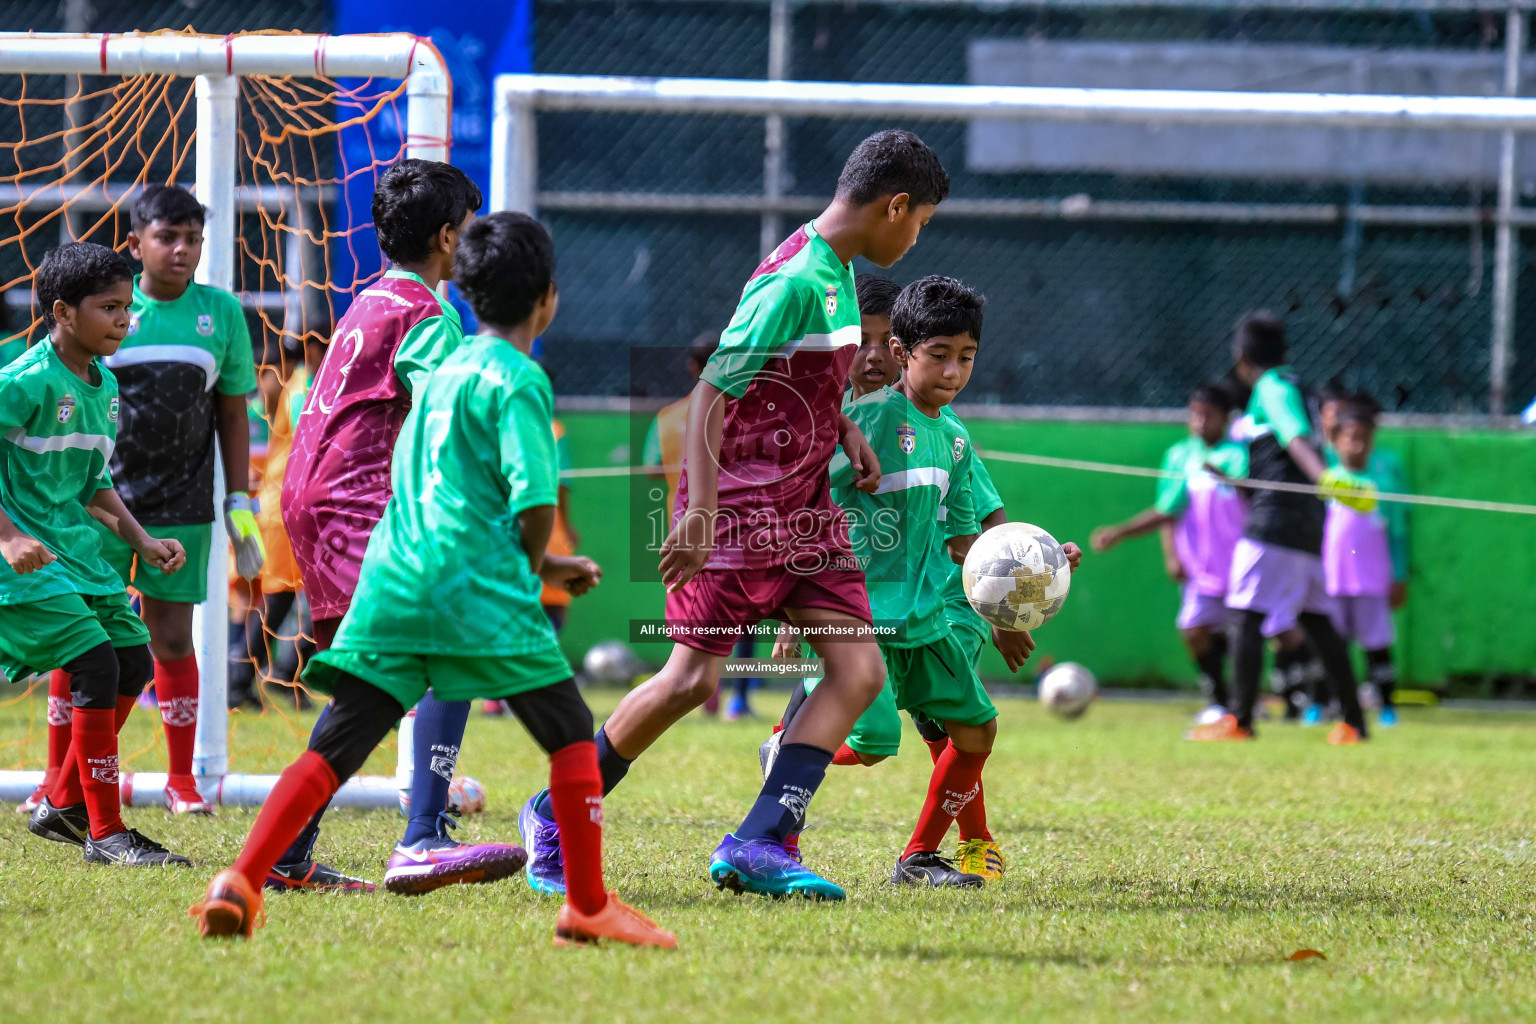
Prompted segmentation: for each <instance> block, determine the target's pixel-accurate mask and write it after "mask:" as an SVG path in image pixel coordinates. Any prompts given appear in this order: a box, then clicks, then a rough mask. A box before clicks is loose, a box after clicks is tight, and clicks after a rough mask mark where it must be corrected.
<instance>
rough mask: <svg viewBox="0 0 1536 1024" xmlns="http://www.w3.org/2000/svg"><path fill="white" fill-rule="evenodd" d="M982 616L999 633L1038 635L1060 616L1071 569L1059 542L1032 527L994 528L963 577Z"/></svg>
mask: <svg viewBox="0 0 1536 1024" xmlns="http://www.w3.org/2000/svg"><path fill="white" fill-rule="evenodd" d="M961 580H962V581H963V582H964V584H965V596H966V597H967V598H968V599H969V600H970V602H971V607H972V608H975V609H976V612H977V614H979V615H980V616H981V617H982V618H984V619H986V620H987V621H988V622H990V623H992V625H994V626H996V627H997V628H999V629H1007V630H1012V631H1013V632H1015V633H1020V632H1023V631H1025V630H1029V629H1038V628H1040V627H1041V626H1043V625H1045V624H1046V623H1047V622H1049V621H1051V619H1052V618H1053V617H1054V616H1055V615H1056V613H1057V612H1059V611H1061V606H1062V605H1063V604H1065V603H1066V600H1067V591H1068V590H1069V589H1070V588H1071V586H1072V569H1071V567H1070V566H1068V565H1067V555H1066V552H1064V551H1062V549H1061V545H1060V544H1058V543H1057V542H1056V538H1055V537H1052V536H1051V535H1050V534H1048V533H1046V532H1045V531H1044V530H1042V529H1040V527H1038V526H1031V525H1030V524H1029V523H1003V524H1002V525H1001V526H994V527H992V529H990V530H988V531H987V532H986V533H984V534H982V535H981V536H980V537H977V538H976V542H975V543H974V544H972V545H971V550H970V553H969V554H967V555H966V556H965V567H964V571H963V573H962V574H961Z"/></svg>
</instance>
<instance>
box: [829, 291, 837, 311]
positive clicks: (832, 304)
mask: <svg viewBox="0 0 1536 1024" xmlns="http://www.w3.org/2000/svg"><path fill="white" fill-rule="evenodd" d="M827 316H837V289H836V288H828V289H827Z"/></svg>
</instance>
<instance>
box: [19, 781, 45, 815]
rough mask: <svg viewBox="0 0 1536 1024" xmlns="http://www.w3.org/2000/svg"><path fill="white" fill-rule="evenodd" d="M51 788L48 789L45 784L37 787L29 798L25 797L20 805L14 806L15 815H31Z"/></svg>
mask: <svg viewBox="0 0 1536 1024" xmlns="http://www.w3.org/2000/svg"><path fill="white" fill-rule="evenodd" d="M51 788H52V787H50V786H49V785H48V784H47V783H44V784H43V785H41V786H38V787H37V788H36V789H34V790H33V791H32V795H31V796H29V797H27V798H26V799H25V800H23V801H22V802H21V803H19V804H17V805H16V813H17V814H31V813H32V812H33V811H35V810H37V808H38V805H40V804H41V803H42V802H43V797H45V796H47V795H48V793H49V792H50V790H51Z"/></svg>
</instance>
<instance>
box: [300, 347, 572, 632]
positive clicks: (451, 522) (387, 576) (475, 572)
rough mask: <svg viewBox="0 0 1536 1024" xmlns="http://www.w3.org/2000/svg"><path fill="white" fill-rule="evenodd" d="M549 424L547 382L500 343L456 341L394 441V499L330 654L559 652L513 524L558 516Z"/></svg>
mask: <svg viewBox="0 0 1536 1024" xmlns="http://www.w3.org/2000/svg"><path fill="white" fill-rule="evenodd" d="M553 420H554V392H553V390H552V389H551V387H550V384H549V378H548V377H547V376H546V375H545V373H544V371H543V369H541V368H540V367H539V365H538V364H537V363H535V362H534V361H533V360H532V359H530V358H528V357H527V356H525V355H523V354H522V353H521V352H519V351H517V349H515V348H514V347H513V346H512V344H511V343H510V342H507V341H503V340H502V339H500V338H493V337H489V336H485V335H478V336H473V337H470V338H467V339H465V341H464V343H463V345H462V347H460V348H459V349H458V350H457V351H455V352H454V353H453V354H452V355H451V356H449V357H448V358H447V360H445V361H444V362H443V364H442V366H440V367H439V368H438V369H437V370H435V371H434V372H433V373H432V374H431V375H430V376H429V377H427V379H426V381H425V386H424V387H418V388H417V391H416V396H415V403H414V404H413V406H412V408H411V412H410V414H409V415H408V416H407V417H406V420H405V424H404V425H403V426H402V427H401V429H400V439H399V441H398V442H397V443H396V447H395V455H394V466H393V468H392V470H391V474H390V476H391V483H392V486H393V491H394V495H395V496H394V497H393V498H392V499H391V500H390V502H389V506H388V507H387V508H386V509H385V512H384V518H383V520H382V521H381V522H380V523H379V525H378V527H377V528H376V529H375V530H374V531H373V535H372V537H370V538H369V541H368V552H367V554H366V555H365V556H364V558H363V566H362V574H361V577H360V579H359V581H358V587H357V594H356V596H354V597H353V599H352V608H351V611H349V612H348V613H347V617H346V619H345V620H344V621H343V622H342V625H341V629H340V631H339V632H338V633H337V636H336V642H335V644H334V645H333V649H334V650H337V651H351V652H367V653H376V654H419V655H427V654H443V655H460V656H467V655H516V654H527V653H531V652H534V651H541V650H546V649H550V648H557V647H558V645H557V642H556V640H555V633H554V630H553V628H552V627H551V626H550V624H549V619H548V617H547V616H545V614H544V611H543V609H542V607H541V606H540V604H539V592H540V590H541V588H542V583H541V581H540V579H539V577H538V576H537V575H535V574H534V572H533V570H532V568H531V567H530V565H529V563H528V556H527V555H526V554H525V553H524V551H523V546H522V539H521V536H520V534H519V532H518V523H517V516H518V514H519V513H520V512H522V511H523V510H524V509H528V508H533V507H535V506H538V505H554V504H555V503H556V498H557V492H556V488H557V486H558V479H559V469H558V465H557V457H556V454H555V435H554V427H553ZM321 658H322V659H323V658H324V655H321Z"/></svg>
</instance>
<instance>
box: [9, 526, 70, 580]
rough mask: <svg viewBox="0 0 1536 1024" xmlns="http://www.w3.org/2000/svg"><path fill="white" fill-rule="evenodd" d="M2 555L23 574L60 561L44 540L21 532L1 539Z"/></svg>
mask: <svg viewBox="0 0 1536 1024" xmlns="http://www.w3.org/2000/svg"><path fill="white" fill-rule="evenodd" d="M0 555H4V556H5V561H6V564H7V565H9V566H10V567H11V568H12V569H13V570H15V571H16V572H17V573H18V574H20V575H22V576H25V575H26V574H27V573H29V572H37V570H39V569H41V568H42V567H43V566H45V565H48V564H50V563H52V562H57V561H58V558H57V557H56V556H55V555H54V553H53V552H52V551H49V550H48V548H47V546H46V545H45V544H44V543H43V542H42V541H40V540H38V539H37V538H36V537H28V536H27V535H26V534H24V533H20V532H18V533H17V534H16V535H15V536H14V537H10V538H8V539H6V540H0Z"/></svg>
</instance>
